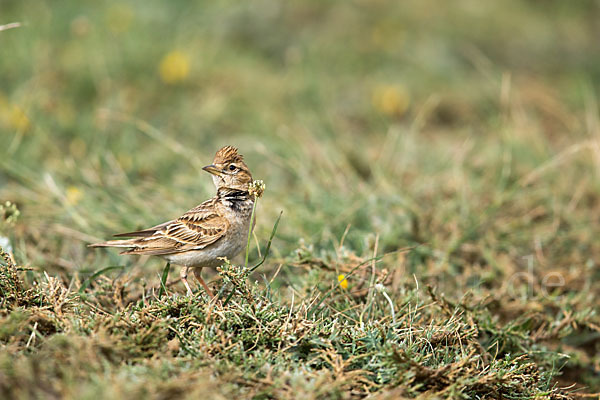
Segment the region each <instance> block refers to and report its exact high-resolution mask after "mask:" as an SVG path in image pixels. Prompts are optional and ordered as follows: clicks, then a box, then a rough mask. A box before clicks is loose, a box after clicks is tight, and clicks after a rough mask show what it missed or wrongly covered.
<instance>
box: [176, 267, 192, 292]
mask: <svg viewBox="0 0 600 400" xmlns="http://www.w3.org/2000/svg"><path fill="white" fill-rule="evenodd" d="M188 269H190V267H182V268H181V272H180V273H179V276H180V277H181V282H183V284H184V285H185V288H186V289H187V294H188V296H192V295H193V293H192V288H191V287H190V284H189V283H188V281H187V276H188Z"/></svg>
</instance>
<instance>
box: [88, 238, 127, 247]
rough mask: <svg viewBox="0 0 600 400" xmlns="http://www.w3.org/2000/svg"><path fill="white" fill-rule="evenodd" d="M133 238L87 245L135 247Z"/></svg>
mask: <svg viewBox="0 0 600 400" xmlns="http://www.w3.org/2000/svg"><path fill="white" fill-rule="evenodd" d="M134 241H135V239H124V240H109V241H107V242H102V243H92V244H88V247H136V243H134Z"/></svg>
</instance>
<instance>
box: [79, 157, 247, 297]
mask: <svg viewBox="0 0 600 400" xmlns="http://www.w3.org/2000/svg"><path fill="white" fill-rule="evenodd" d="M203 169H204V170H205V171H207V172H209V173H211V174H212V177H213V182H214V184H215V186H216V188H217V194H216V196H215V197H213V198H212V199H209V200H206V201H205V202H203V203H202V204H200V205H198V206H196V207H194V208H192V209H191V210H189V211H188V212H186V213H185V214H183V215H182V216H181V217H179V218H177V219H174V220H172V221H168V222H165V223H162V224H159V225H156V226H153V227H152V228H148V229H143V230H140V231H135V232H128V233H121V234H118V235H115V236H116V237H129V238H130V239H121V240H110V241H108V242H103V243H95V244H91V245H90V247H122V248H126V249H127V250H125V251H123V252H122V253H121V254H139V255H153V256H160V257H163V258H165V259H167V260H168V261H169V262H172V263H173V264H178V265H181V266H182V267H183V268H182V270H181V280H182V281H183V283H184V285H185V287H186V289H187V292H188V294H191V293H192V290H191V288H190V286H189V284H188V282H187V275H188V271H189V270H190V269H192V270H193V271H194V275H195V276H196V278H197V279H198V281H199V282H200V284H201V285H202V286H203V287H204V289H205V290H206V292H207V293H208V294H209V296H211V297H212V293H211V291H210V289H209V288H208V286H207V285H206V283H205V282H204V280H203V279H202V277H201V276H200V273H201V270H202V268H204V267H216V266H218V265H220V264H221V260H220V259H219V258H220V257H227V258H232V257H234V256H235V255H237V254H238V253H239V252H240V251H241V250H242V249H243V248H244V245H245V243H246V242H247V240H248V231H249V228H250V218H251V213H252V207H253V204H254V196H252V195H250V194H249V192H248V189H249V185H250V183H251V182H252V174H251V173H250V170H249V169H248V166H247V165H246V164H245V163H244V159H243V156H242V155H240V154H239V153H238V151H237V149H236V148H234V147H232V146H225V147H223V148H222V149H220V150H219V151H217V153H216V155H215V158H214V161H213V163H212V164H211V165H207V166H206V167H204V168H203Z"/></svg>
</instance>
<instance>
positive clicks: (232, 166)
mask: <svg viewBox="0 0 600 400" xmlns="http://www.w3.org/2000/svg"><path fill="white" fill-rule="evenodd" d="M236 169H237V167H236V166H235V165H233V164H231V165H230V166H229V170H230V171H235V170H236Z"/></svg>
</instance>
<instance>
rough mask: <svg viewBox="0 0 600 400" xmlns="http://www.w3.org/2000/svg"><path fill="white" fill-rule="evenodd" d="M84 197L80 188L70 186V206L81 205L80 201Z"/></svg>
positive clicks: (68, 200) (68, 195)
mask: <svg viewBox="0 0 600 400" xmlns="http://www.w3.org/2000/svg"><path fill="white" fill-rule="evenodd" d="M82 197H83V192H82V191H81V190H80V189H79V188H77V187H75V186H69V187H68V188H67V203H69V204H70V205H72V206H74V205H76V204H77V203H79V200H81V198H82Z"/></svg>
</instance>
